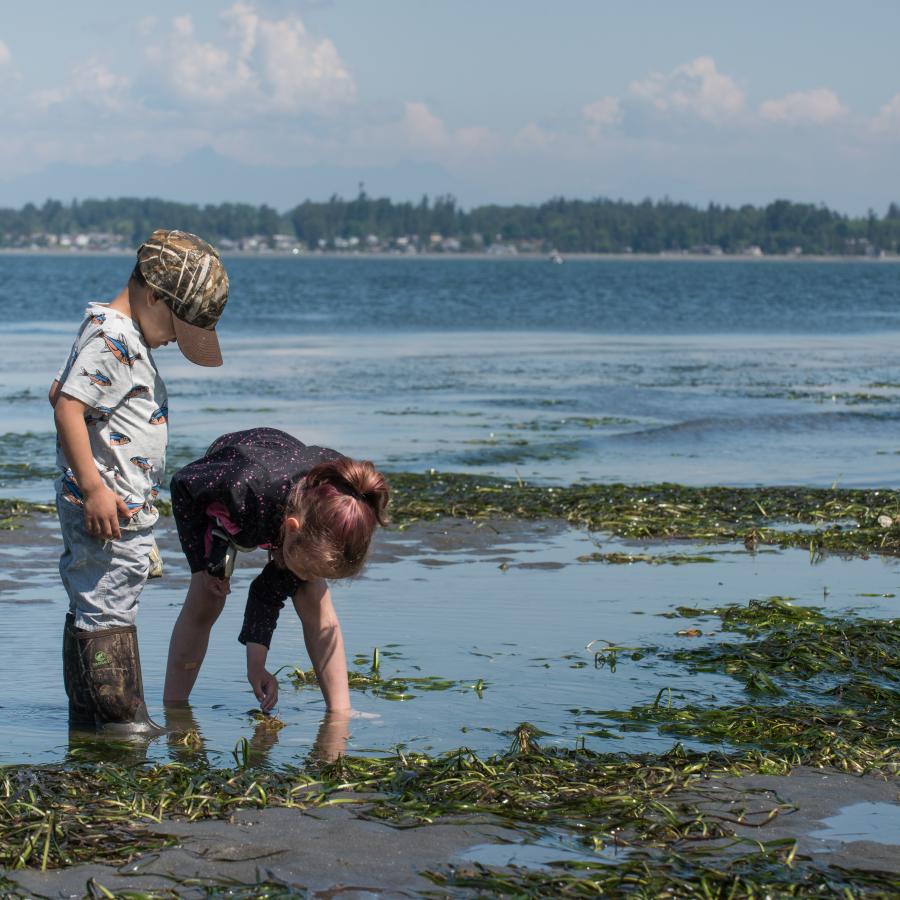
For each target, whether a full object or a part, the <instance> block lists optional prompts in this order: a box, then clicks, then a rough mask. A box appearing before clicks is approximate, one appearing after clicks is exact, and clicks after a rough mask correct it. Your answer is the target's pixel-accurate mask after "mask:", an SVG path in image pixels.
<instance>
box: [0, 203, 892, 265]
mask: <svg viewBox="0 0 900 900" xmlns="http://www.w3.org/2000/svg"><path fill="white" fill-rule="evenodd" d="M160 226H164V227H169V228H181V229H184V230H187V231H193V232H196V233H198V234H201V235H204V236H206V237H208V238H209V239H210V240H212V241H217V240H218V241H223V240H224V241H235V242H237V241H240V240H241V239H245V238H248V237H250V236H259V237H262V238H263V239H266V240H274V238H275V236H276V235H287V236H289V237H291V238H294V239H296V240H297V241H300V242H303V243H304V244H305V245H307V246H308V247H309V248H311V249H312V248H316V247H325V248H330V247H334V246H335V242H336V241H337V242H338V246H345V244H344V243H342V240H343V241H344V242H346V241H347V240H352V239H356V241H359V242H362V244H361V245H362V246H365V242H366V241H367V240H368V244H369V245H370V246H391V245H395V244H396V242H397V241H398V239H399V240H400V242H401V243H406V242H407V240H408V243H411V244H413V245H417V246H419V247H423V246H424V247H428V246H435V247H438V248H440V247H442V246H443V247H444V249H447V247H448V245H447V243H446V242H447V240H448V239H452V241H455V243H452V244H451V246H452V249H461V250H477V249H484V248H486V247H489V246H491V245H504V244H506V245H509V244H512V245H517V246H519V247H523V246H524V247H529V248H531V249H535V250H549V249H557V250H559V251H561V252H591V253H628V252H634V253H660V252H665V251H669V252H678V251H689V250H693V251H695V252H696V251H698V250H699V251H700V252H703V251H706V252H717V251H718V250H721V251H723V252H725V253H735V252H741V251H744V250H746V249H747V248H752V247H759V248H760V249H761V250H762V251H763V252H764V253H766V254H771V253H776V254H780V253H806V254H839V255H843V254H850V255H862V254H867V253H868V254H872V253H874V252H879V251H886V252H889V253H897V252H900V206H898V204H897V203H891V204H890V205H889V207H888V208H887V210H886V212H885V213H884V215H878V214H877V213H875V212H874V211H870V212H869V213H868V215H866V216H855V217H854V216H848V215H845V214H842V213H839V212H836V211H834V210H831V209H829V208H827V207H826V206H823V205H815V204H809V203H793V202H791V201H788V200H776V201H774V202H773V203H769V204H768V205H766V206H752V205H745V206H740V207H730V206H722V205H719V204H710V205H708V206H706V207H698V206H693V205H691V204H688V203H679V202H675V201H672V200H669V199H664V200H660V201H655V202H654V201H651V200H644V201H643V202H639V203H634V202H627V201H624V200H610V199H606V198H597V199H593V200H568V199H564V198H555V199H552V200H548V201H547V202H545V203H541V204H535V205H526V204H516V205H508V206H504V205H498V204H489V205H484V206H477V207H473V208H471V209H468V210H466V209H463V208H462V207H461V206H460V205H459V204H458V203H457V202H456V200H455V199H454V198H453V197H451V196H441V197H436V198H434V199H429V198H428V197H423V198H422V199H421V201H419V202H418V203H413V202H393V201H391V200H389V199H387V198H374V197H370V196H368V195H367V194H366V193H365V192H364V191H360V193H359V195H358V196H357V197H355V198H353V199H344V198H342V197H338V196H332V197H331V198H330V199H329V200H327V201H321V202H320V201H312V200H306V201H304V202H303V203H300V204H299V205H297V206H295V207H294V208H293V209H290V210H288V211H287V212H279V211H277V210H275V209H273V208H272V207H271V206H267V205H265V204H263V205H261V206H254V205H252V204H244V203H221V204H215V205H213V204H210V205H205V206H199V205H196V204H188V203H175V202H171V201H167V200H158V199H150V198H148V199H139V198H128V197H123V198H119V199H109V200H82V201H72V202H71V203H62V202H60V201H58V200H48V201H47V202H45V203H44V204H43V205H42V206H36V205H35V204H32V203H29V204H26V205H25V206H24V207H22V208H21V209H2V208H0V244H5V245H7V246H10V245H12V246H21V245H22V244H23V242H27V241H29V240H32V241H33V240H36V239H39V238H40V237H41V236H44V237H46V236H48V235H49V236H57V237H58V236H61V235H72V234H75V233H106V234H110V235H114V236H116V237H117V238H119V239H120V240H121V241H122V242H123V243H126V244H129V245H136V244H138V243H139V242H140V241H141V240H142V239H143V238H144V237H145V236H146V235H147V234H149V232H150V231H152V230H153V229H154V228H157V227H160ZM356 241H353V244H354V246H355V245H356Z"/></svg>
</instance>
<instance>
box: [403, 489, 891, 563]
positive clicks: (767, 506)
mask: <svg viewBox="0 0 900 900" xmlns="http://www.w3.org/2000/svg"><path fill="white" fill-rule="evenodd" d="M390 482H391V487H392V490H393V495H392V501H391V514H392V516H393V519H394V521H395V522H396V523H398V524H400V525H404V524H408V523H410V522H414V521H418V520H431V519H437V518H440V517H442V516H453V517H461V518H468V519H474V520H484V519H490V518H507V517H509V518H517V519H525V520H535V519H548V518H561V519H565V520H566V521H568V522H570V523H571V524H573V525H576V526H580V527H585V528H588V529H590V530H592V531H599V532H605V533H608V534H612V535H616V536H619V537H624V538H647V539H666V540H672V539H691V540H695V541H711V542H712V541H714V542H725V541H740V542H742V543H744V544H745V546H747V547H748V548H751V549H752V548H755V547H757V546H759V545H761V544H772V545H776V546H780V547H803V548H806V549H809V550H810V551H811V552H813V553H820V552H823V551H831V552H839V553H847V554H867V553H898V552H900V494H898V493H897V492H896V491H866V490H841V489H837V488H832V489H826V488H806V487H772V488H729V487H686V486H684V485H678V484H655V485H646V486H641V485H626V484H584V485H579V484H575V485H571V486H568V487H546V486H541V485H529V484H525V483H521V482H511V481H503V480H501V479H496V478H480V477H476V476H471V475H455V474H443V473H431V474H424V475H418V474H410V473H397V474H393V475H391V476H390ZM879 519H880V521H879ZM888 522H889V524H886V523H888ZM895 522H896V523H897V524H894V523H895ZM797 526H811V527H801V528H798V527H797Z"/></svg>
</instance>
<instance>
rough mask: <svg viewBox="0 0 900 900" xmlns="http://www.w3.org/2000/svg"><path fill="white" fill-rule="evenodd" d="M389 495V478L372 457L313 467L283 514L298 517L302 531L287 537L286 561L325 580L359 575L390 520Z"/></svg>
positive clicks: (293, 492)
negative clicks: (377, 533) (378, 531)
mask: <svg viewBox="0 0 900 900" xmlns="http://www.w3.org/2000/svg"><path fill="white" fill-rule="evenodd" d="M389 497H390V490H389V488H388V483H387V480H386V479H385V477H384V475H382V474H381V472H379V471H378V469H376V468H375V466H374V465H372V463H371V462H369V461H368V460H357V459H349V458H347V457H342V458H340V459H337V460H333V461H331V462H325V463H320V464H319V465H318V466H315V467H314V468H313V469H311V470H310V471H309V472H308V473H307V475H306V477H305V478H304V479H303V480H302V481H300V482H299V483H298V484H297V486H296V487H295V488H294V489H293V490H292V491H291V494H290V497H289V498H288V503H287V508H286V510H285V515H287V516H290V515H293V516H296V517H297V518H298V519H299V520H300V530H299V531H297V532H294V533H293V534H292V535H290V536H287V535H286V536H285V540H284V542H283V547H282V553H283V556H284V558H285V561H286V562H287V561H289V560H290V559H295V560H297V561H298V564H299V565H302V567H303V568H304V569H306V570H308V571H310V572H311V573H312V574H316V575H320V576H322V577H326V578H346V577H348V576H351V575H356V574H358V573H359V571H360V570H361V569H362V567H363V564H364V563H365V560H366V556H367V555H368V552H369V544H370V542H371V540H372V535H373V534H374V532H375V529H376V527H377V526H379V525H386V524H387V521H388V519H387V506H388V501H389Z"/></svg>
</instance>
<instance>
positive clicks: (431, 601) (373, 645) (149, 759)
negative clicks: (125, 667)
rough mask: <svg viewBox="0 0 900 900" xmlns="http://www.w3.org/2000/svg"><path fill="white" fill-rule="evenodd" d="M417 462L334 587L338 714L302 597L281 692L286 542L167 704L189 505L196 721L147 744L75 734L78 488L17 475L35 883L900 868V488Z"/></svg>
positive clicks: (209, 887)
mask: <svg viewBox="0 0 900 900" xmlns="http://www.w3.org/2000/svg"><path fill="white" fill-rule="evenodd" d="M392 481H393V483H394V486H395V506H394V524H393V525H392V526H391V528H390V529H388V530H387V531H386V532H384V533H383V535H382V536H381V538H380V539H379V542H378V546H377V548H376V550H375V553H374V556H373V559H372V562H371V564H370V565H369V567H368V569H367V570H366V572H365V574H364V575H363V576H362V577H361V578H360V579H358V580H356V581H355V582H354V583H353V584H351V585H348V586H341V585H338V586H336V588H335V599H336V604H337V608H338V611H339V614H340V615H341V618H342V623H343V625H344V630H345V635H346V639H347V645H348V651H349V665H350V670H351V684H352V691H353V700H354V706H355V708H356V710H357V712H358V713H359V717H357V718H354V719H351V720H350V721H349V722H346V723H338V724H337V725H336V724H335V723H334V722H333V721H332V722H329V719H328V717H326V716H325V715H324V709H323V705H322V701H321V695H320V694H319V692H318V689H317V687H316V685H315V676H314V673H312V672H310V671H309V664H308V660H307V659H306V656H305V653H304V652H303V649H302V639H301V635H300V631H299V628H298V623H297V621H296V618H295V617H293V614H292V613H291V615H288V613H287V612H285V613H283V615H282V618H281V621H280V626H279V629H278V631H277V632H276V638H275V642H274V644H273V649H272V654H271V656H270V661H271V663H272V668H273V669H274V668H280V669H281V671H280V673H279V678H280V680H281V696H280V701H279V706H278V708H277V710H276V716H275V717H271V718H270V717H262V716H260V715H259V714H258V713H257V714H254V713H253V711H252V709H253V706H254V703H253V698H252V694H251V693H250V691H249V686H248V685H247V684H246V682H245V681H244V676H243V654H242V648H240V646H239V645H238V644H237V642H236V639H235V638H236V635H237V632H238V629H239V623H240V618H241V614H242V607H243V599H244V596H245V592H246V587H247V585H248V583H249V580H250V578H251V577H252V576H253V574H254V573H255V571H256V570H257V568H258V566H259V565H260V564H261V562H262V554H246V555H243V556H242V557H241V560H240V563H241V565H240V568H239V569H238V571H237V573H236V576H235V579H234V585H233V593H232V596H231V597H230V598H229V602H228V604H227V605H226V611H225V613H224V614H223V616H222V619H220V621H219V623H218V624H217V626H216V628H215V630H214V633H213V640H212V643H211V647H210V652H209V655H208V657H207V661H206V663H205V665H204V669H203V671H202V673H201V676H200V681H199V683H198V687H197V689H196V691H195V694H194V696H193V697H192V705H191V707H190V708H187V709H181V710H163V709H162V708H161V705H160V703H159V697H160V694H161V683H162V674H163V668H164V664H165V649H166V644H167V640H168V634H169V630H170V628H171V624H172V622H173V621H174V617H175V615H176V613H177V607H178V606H179V605H180V602H181V600H182V598H183V593H184V590H185V586H186V583H187V571H186V569H185V567H184V564H183V560H181V559H180V558H179V553H178V548H177V541H176V539H175V536H174V530H173V527H172V523H171V520H169V519H167V518H165V517H164V518H163V519H162V520H161V524H160V528H159V535H160V544H161V547H162V550H163V555H164V558H165V561H166V574H165V576H164V578H163V579H161V580H160V581H156V582H151V583H150V584H149V585H148V588H147V590H146V592H145V595H144V598H143V601H142V610H141V650H142V656H143V667H144V677H145V685H146V693H147V698H148V704H149V706H150V707H151V712H152V713H153V714H154V715H157V716H158V717H159V718H160V719H163V720H165V721H166V723H167V725H168V726H169V728H170V731H169V733H168V734H167V735H165V736H163V737H162V738H160V739H157V740H154V741H151V742H145V743H140V744H135V743H132V744H127V743H126V744H122V743H118V744H117V743H114V742H109V741H103V740H97V739H96V738H93V737H91V736H86V735H79V734H74V733H72V734H70V733H69V731H68V728H67V724H66V707H65V702H64V701H65V698H64V695H63V692H62V687H61V680H62V679H61V672H60V664H59V661H58V660H57V658H56V657H57V654H56V652H55V649H54V650H53V651H52V652H51V651H50V650H49V649H48V648H50V647H55V644H54V643H53V641H54V639H55V638H56V635H57V632H59V631H60V630H61V628H60V622H61V619H62V610H63V607H64V600H63V597H62V592H61V590H60V589H59V588H58V587H57V585H56V581H55V572H54V567H55V559H56V556H57V554H58V550H59V540H58V537H57V534H56V522H55V517H54V516H53V515H52V513H49V512H47V511H46V509H45V508H42V507H40V506H38V507H29V505H27V504H18V505H16V504H13V503H6V504H4V509H3V510H2V513H3V515H4V517H5V518H4V522H5V524H6V525H7V530H5V531H4V532H3V533H2V538H0V584H2V586H3V593H2V597H3V606H4V617H5V621H7V622H9V633H10V634H11V635H14V636H15V642H16V654H17V663H16V668H17V671H18V672H20V678H19V679H18V680H17V681H16V682H15V683H6V684H5V686H4V687H3V689H2V692H0V721H2V731H3V734H4V742H3V747H2V748H0V762H2V764H3V768H2V770H0V779H2V781H0V797H2V807H0V864H2V867H3V872H4V875H3V877H4V879H5V881H3V882H2V886H3V890H4V891H5V892H6V894H5V895H6V896H11V897H14V896H35V895H41V896H80V895H82V894H83V895H85V896H91V897H100V896H148V897H166V896H197V897H206V896H248V897H249V896H254V897H282V896H283V897H289V896H334V892H335V891H339V892H340V893H342V894H346V895H348V896H370V895H372V894H373V893H379V892H381V893H384V892H386V893H387V894H388V895H391V894H400V893H401V892H404V891H405V892H406V893H407V894H415V895H421V894H425V893H431V894H433V895H435V896H475V895H509V896H535V897H543V896H548V897H549V896H594V895H597V894H601V893H604V892H605V893H610V894H617V893H628V894H632V895H634V896H638V897H657V896H670V897H695V896H710V897H718V896H722V897H725V896H733V897H757V896H759V897H762V896H809V897H827V896H835V897H838V896H840V897H849V896H853V897H855V896H873V897H877V896H884V897H888V896H894V895H896V893H897V892H898V890H900V866H898V864H897V861H896V860H897V857H898V854H897V848H898V847H900V833H898V826H897V817H898V813H900V803H898V802H897V801H898V779H897V775H898V769H900V741H898V738H900V707H898V700H897V697H898V693H897V682H898V680H900V667H898V660H900V624H898V623H897V621H896V619H895V618H894V617H895V616H896V610H897V599H896V598H897V595H898V594H900V569H898V564H897V559H896V556H895V553H896V547H897V544H896V543H895V542H896V540H897V535H898V534H900V522H898V524H897V525H895V524H894V523H895V521H897V520H898V512H900V510H898V503H900V498H898V496H897V494H896V493H895V492H893V491H860V490H841V489H838V488H833V489H828V488H822V489H814V488H760V489H751V488H744V489H741V488H690V487H685V486H680V485H672V484H667V485H655V486H653V485H649V486H648V485H643V486H627V485H573V486H570V487H562V488H560V487H549V486H546V485H544V486H541V485H529V484H525V483H523V482H519V481H515V480H513V481H510V480H502V479H491V478H479V477H473V476H470V475H445V474H441V473H431V474H427V473H426V474H409V475H394V476H393V477H392ZM888 520H890V521H888ZM848 816H849V817H850V820H849V821H850V825H847V824H846V823H845V824H843V825H842V824H841V823H842V822H845V819H846V818H847V817H848ZM854 816H855V819H854ZM842 817H843V818H842ZM873 817H874V818H873ZM829 823H837V824H829ZM892 823H893V826H892ZM892 827H893V831H892ZM336 845H337V846H339V847H340V852H339V853H337V851H336ZM129 891H131V892H132V893H130V894H129V893H128V892H129Z"/></svg>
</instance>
